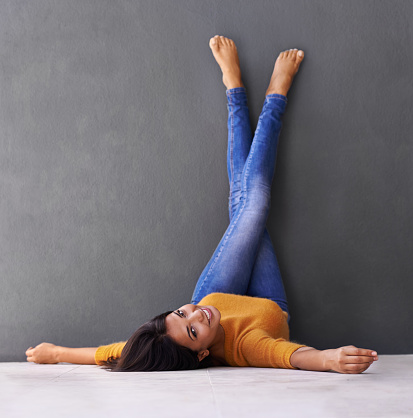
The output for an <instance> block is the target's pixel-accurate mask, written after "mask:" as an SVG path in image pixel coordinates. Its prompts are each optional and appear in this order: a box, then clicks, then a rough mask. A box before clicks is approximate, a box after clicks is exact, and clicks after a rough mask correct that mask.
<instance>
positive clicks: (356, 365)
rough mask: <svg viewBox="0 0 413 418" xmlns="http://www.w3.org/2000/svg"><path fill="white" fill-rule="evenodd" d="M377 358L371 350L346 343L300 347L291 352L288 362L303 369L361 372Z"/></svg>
mask: <svg viewBox="0 0 413 418" xmlns="http://www.w3.org/2000/svg"><path fill="white" fill-rule="evenodd" d="M378 359H379V358H378V356H377V353H376V352H375V351H373V350H367V349H365V348H357V347H354V345H348V346H345V347H340V348H334V349H330V350H321V351H320V350H317V349H315V348H312V347H301V348H299V349H298V350H296V351H295V352H294V353H293V354H292V356H291V358H290V362H291V365H292V366H294V367H297V368H299V369H303V370H314V371H323V372H327V371H330V370H334V371H336V372H339V373H362V372H364V371H365V370H367V369H368V368H369V367H370V365H371V364H372V363H373V362H374V361H376V360H378Z"/></svg>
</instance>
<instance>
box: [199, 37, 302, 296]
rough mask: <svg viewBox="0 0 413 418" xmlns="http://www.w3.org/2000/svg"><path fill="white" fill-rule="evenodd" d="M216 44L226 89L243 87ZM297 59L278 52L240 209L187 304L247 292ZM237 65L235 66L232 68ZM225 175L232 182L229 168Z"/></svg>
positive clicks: (225, 50)
mask: <svg viewBox="0 0 413 418" xmlns="http://www.w3.org/2000/svg"><path fill="white" fill-rule="evenodd" d="M220 38H222V37H220ZM211 41H213V40H211ZM221 41H222V42H221V43H220V47H221V48H220V50H218V47H217V45H215V50H214V47H213V46H211V43H210V46H211V49H212V50H213V53H214V56H215V58H216V59H217V62H218V64H219V65H220V66H221V69H222V71H223V81H224V84H225V85H226V87H227V89H233V88H237V87H243V85H242V82H241V78H240V70H239V61H238V56H237V54H236V48H235V45H234V44H233V42H232V41H231V40H227V39H226V38H224V39H223V40H222V39H221ZM212 43H213V42H212ZM215 43H216V41H215ZM231 48H232V51H231ZM234 52H235V53H234ZM231 54H232V56H231ZM228 57H229V59H228ZM230 60H231V61H232V62H230ZM301 60H302V57H301V58H298V57H297V54H296V52H295V51H294V52H291V51H290V52H289V51H286V52H283V53H281V54H280V56H279V58H278V59H277V62H276V65H275V66H274V73H273V76H272V78H271V81H270V86H269V88H268V90H267V96H266V99H265V103H264V107H263V111H262V112H261V115H260V119H259V122H258V125H257V130H256V134H255V137H254V141H253V144H252V147H251V150H250V152H249V154H248V158H247V160H246V163H245V165H244V167H243V172H242V176H241V196H240V199H239V203H238V205H239V206H238V208H237V209H236V211H235V213H234V215H233V217H232V219H231V223H230V225H229V227H228V229H227V231H226V233H225V235H224V237H223V238H222V240H221V242H220V243H219V245H218V247H217V249H216V251H215V252H214V255H213V257H212V258H211V260H210V262H209V263H208V265H207V266H206V268H205V269H204V271H203V273H202V274H201V277H200V278H199V280H198V283H197V286H196V288H195V291H194V294H193V298H192V303H198V302H199V300H200V299H202V298H203V297H204V296H206V295H207V294H209V293H211V292H217V291H221V292H228V293H239V294H245V293H246V292H247V290H248V286H249V285H250V283H249V278H250V275H251V273H252V269H253V267H254V262H255V258H256V256H257V251H259V247H260V240H261V236H262V235H263V232H264V230H265V222H266V217H267V214H268V209H269V197H270V187H271V180H272V175H273V171H274V166H275V154H276V148H277V141H278V135H279V132H280V130H281V120H280V117H281V115H282V113H283V111H284V110H285V105H286V100H285V99H286V97H285V96H286V94H287V92H288V90H289V88H290V86H291V83H292V80H293V77H294V75H295V74H296V72H297V71H298V67H299V64H300V63H301ZM236 61H238V65H234V63H235V64H236ZM277 63H278V64H277ZM236 67H238V68H236ZM229 176H230V181H231V180H232V179H233V177H231V176H233V172H232V171H231V170H230V171H229ZM265 239H266V238H265V237H264V240H265Z"/></svg>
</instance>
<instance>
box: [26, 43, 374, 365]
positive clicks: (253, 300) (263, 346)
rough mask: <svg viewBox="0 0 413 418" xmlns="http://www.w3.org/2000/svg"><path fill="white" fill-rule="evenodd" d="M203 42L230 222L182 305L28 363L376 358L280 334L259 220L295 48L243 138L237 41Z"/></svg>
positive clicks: (280, 301)
mask: <svg viewBox="0 0 413 418" xmlns="http://www.w3.org/2000/svg"><path fill="white" fill-rule="evenodd" d="M209 45H210V48H211V49H212V53H213V55H214V57H215V59H216V61H217V62H218V64H219V66H220V67H221V70H222V74H223V77H222V79H223V82H224V85H225V87H226V95H227V100H228V106H227V107H228V111H229V115H228V155H227V163H228V176H229V182H230V200H229V215H230V224H229V226H228V229H227V230H226V232H225V234H224V236H223V238H222V240H221V241H220V243H219V245H218V247H217V249H216V250H215V252H214V254H213V256H212V258H211V260H210V261H209V263H208V264H207V266H206V267H205V269H204V271H203V272H202V274H201V276H200V278H199V280H198V283H197V285H196V287H195V291H194V294H193V297H192V301H191V304H188V305H185V306H182V307H181V308H179V309H177V310H176V311H173V312H166V313H164V314H161V315H159V316H157V317H156V318H154V319H153V320H151V321H149V322H148V323H146V324H144V325H142V326H141V327H140V328H139V329H138V330H137V331H136V332H135V333H134V334H133V335H132V337H131V338H129V340H128V341H127V342H120V343H115V344H110V345H108V346H101V347H87V348H67V347H58V346H55V345H53V344H48V343H42V344H40V345H38V346H37V347H35V348H32V347H30V348H29V349H28V350H27V351H26V355H27V360H28V361H33V362H36V363H57V362H60V361H62V362H70V363H78V364H100V365H103V366H104V367H105V368H106V369H108V370H112V371H153V370H177V369H196V368H200V367H208V366H219V365H221V366H225V365H229V366H255V367H282V368H297V369H305V370H318V371H328V370H334V371H337V372H341V373H361V372H363V371H364V370H366V369H367V368H368V367H369V366H370V365H371V364H372V363H373V361H375V360H377V359H378V357H377V353H376V352H375V351H372V350H367V349H361V348H357V347H354V346H346V347H341V348H337V349H331V350H323V351H319V350H316V349H315V348H312V347H307V346H305V345H302V344H296V343H293V342H291V341H289V329H288V321H289V313H288V305H287V300H286V295H285V292H284V287H283V283H282V279H281V274H280V270H279V267H278V263H277V259H276V256H275V252H274V249H273V246H272V243H271V240H270V236H269V234H268V231H267V230H266V227H265V225H266V221H267V216H268V211H269V207H270V190H271V183H272V178H273V174H274V168H275V161H276V152H277V144H278V137H279V133H280V131H281V125H282V123H281V116H282V114H283V113H284V111H285V108H286V104H287V97H286V96H287V93H288V91H289V89H290V87H291V84H292V81H293V78H294V76H295V75H296V73H297V72H298V69H299V66H300V64H301V62H302V60H303V58H304V52H303V51H301V50H300V51H298V50H297V49H294V50H293V49H290V50H287V51H284V52H282V53H281V54H280V55H279V56H278V58H277V60H276V62H275V66H274V71H273V74H272V77H271V80H270V83H269V86H268V89H267V91H266V97H265V101H264V105H263V109H262V112H261V115H260V117H259V120H258V124H257V129H256V131H255V135H254V137H252V133H251V128H250V123H249V114H248V106H247V97H246V91H245V87H244V85H243V83H242V80H241V70H240V65H239V59H238V53H237V48H236V46H235V44H234V42H233V41H232V40H231V39H228V38H225V37H223V36H218V35H217V36H215V37H214V38H212V39H211V40H210V43H209Z"/></svg>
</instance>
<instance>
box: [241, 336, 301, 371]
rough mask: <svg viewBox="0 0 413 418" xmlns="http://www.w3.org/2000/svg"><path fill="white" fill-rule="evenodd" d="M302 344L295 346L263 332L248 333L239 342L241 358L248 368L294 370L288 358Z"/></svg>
mask: <svg viewBox="0 0 413 418" xmlns="http://www.w3.org/2000/svg"><path fill="white" fill-rule="evenodd" d="M300 347H306V345H303V344H296V343H292V342H290V341H287V340H286V339H284V338H272V337H270V336H269V335H268V334H267V333H266V332H265V331H263V330H260V329H256V330H253V331H250V332H249V333H248V334H247V335H246V336H245V337H244V338H243V339H242V341H241V345H240V350H241V353H240V354H241V356H242V357H243V358H244V361H245V362H246V363H247V365H248V366H252V367H276V368H283V369H294V368H295V367H293V366H292V365H291V363H290V357H291V356H292V354H293V353H294V351H296V350H298V349H299V348H300Z"/></svg>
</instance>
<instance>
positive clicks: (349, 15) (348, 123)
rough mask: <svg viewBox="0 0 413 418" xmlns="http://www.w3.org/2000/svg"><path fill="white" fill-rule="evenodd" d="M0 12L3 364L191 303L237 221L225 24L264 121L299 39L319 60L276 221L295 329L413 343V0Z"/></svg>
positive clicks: (386, 349) (332, 343)
mask: <svg viewBox="0 0 413 418" xmlns="http://www.w3.org/2000/svg"><path fill="white" fill-rule="evenodd" d="M0 5H1V13H0V65H1V72H0V74H1V79H0V87H1V102H0V118H1V130H0V146H1V150H0V170H1V172H0V174H1V177H0V193H1V200H0V222H1V224H0V228H1V233H0V281H1V288H0V361H24V360H25V359H26V357H25V355H24V352H25V350H26V349H27V348H28V347H29V346H35V345H36V344H39V343H41V342H42V341H47V342H53V343H55V344H58V345H65V346H70V347H79V346H98V345H101V344H107V343H111V342H114V341H119V340H126V339H127V338H128V337H129V336H130V335H131V334H132V333H133V331H134V330H135V329H136V328H137V327H138V326H139V325H140V324H141V323H142V322H144V321H146V320H148V319H149V318H151V317H153V316H154V315H156V314H158V313H161V312H163V311H165V310H168V309H173V308H177V307H179V306H180V305H182V304H185V303H188V302H189V300H190V297H191V295H192V291H193V288H194V286H195V283H196V280H197V278H198V276H199V274H200V273H201V271H202V269H203V267H204V265H205V264H206V263H207V261H208V259H209V257H210V256H211V254H212V252H213V251H214V249H215V247H216V245H217V243H218V241H219V239H220V238H221V235H222V234H223V232H224V231H225V228H226V226H227V222H228V214H227V202H228V200H227V196H228V184H227V177H226V175H227V174H226V135H227V127H226V118H227V109H226V97H225V87H224V86H223V84H222V82H221V72H220V70H219V67H218V65H217V64H216V62H215V60H214V58H213V56H212V53H211V51H210V49H209V46H208V42H209V39H210V38H211V37H212V36H214V35H216V34H219V35H225V36H228V37H231V38H232V39H234V41H235V42H236V44H237V46H238V51H239V55H240V61H241V68H242V70H243V80H244V83H245V85H246V87H247V90H248V98H249V105H250V115H251V120H252V124H253V128H254V129H255V126H256V121H257V118H258V115H259V113H260V111H261V106H262V104H263V100H264V95H265V90H266V88H267V85H268V81H269V78H270V76H271V73H272V70H273V66H274V62H275V59H276V57H277V56H278V54H279V52H281V51H282V50H285V49H289V48H301V49H303V50H304V51H305V53H306V56H305V59H304V62H303V64H302V66H301V69H300V72H299V73H298V75H297V77H296V79H295V82H294V84H293V87H292V89H291V90H290V92H289V94H288V99H289V103H288V107H287V111H286V113H285V115H284V119H283V120H284V126H283V130H282V133H281V137H280V144H279V148H278V160H277V168H276V174H275V180H274V187H273V193H272V197H273V201H272V209H271V213H270V218H269V221H268V226H269V229H270V233H271V235H272V238H273V242H274V246H275V248H276V252H277V255H278V258H279V264H280V268H281V272H282V275H283V278H284V281H285V287H286V290H287V295H288V297H289V301H290V307H291V316H292V320H291V335H292V339H294V340H296V341H299V342H302V343H305V344H308V345H311V346H314V347H317V348H320V349H323V348H330V347H337V346H340V345H347V344H354V345H358V346H361V347H366V348H372V349H376V350H377V351H378V352H379V354H380V353H381V354H384V353H412V352H413V333H412V326H411V318H412V313H413V308H412V306H413V304H412V302H411V300H412V294H413V262H412V259H411V257H412V254H413V243H412V236H413V235H412V232H413V219H412V216H411V208H412V189H413V174H412V156H413V146H412V134H411V132H412V127H413V119H412V110H413V83H412V64H413V49H412V44H413V42H412V41H413V31H412V25H411V16H413V2H411V1H407V0H406V1H400V0H399V1H377V0H371V1H362V2H360V1H359V0H353V1H345V2H343V1H342V0H334V1H332V0H328V1H327V0H326V1H320V0H318V1H304V0H302V1H291V0H285V1H256V0H255V1H235V0H233V1H221V0H219V1H218V0H208V1H201V0H199V1H183V0H179V1H177V0H175V1H172V0H170V1H166V0H165V1H158V0H147V1H126V0H122V1H114V0H112V1H103V0H94V1H92V0H76V1H74V0H70V1H63V0H62V1H47V0H38V1H33V0H31V1H28V0H26V1H16V0H8V1H0Z"/></svg>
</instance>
